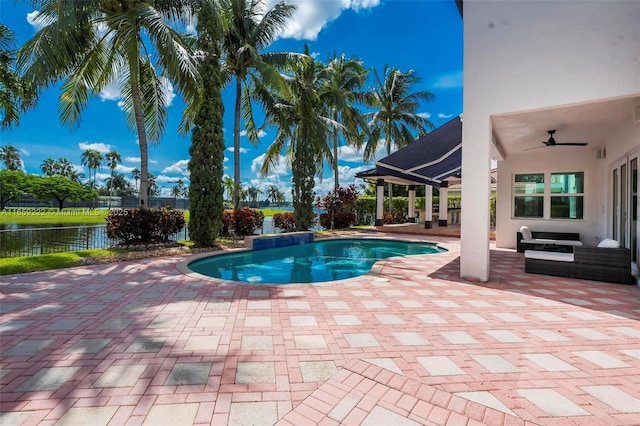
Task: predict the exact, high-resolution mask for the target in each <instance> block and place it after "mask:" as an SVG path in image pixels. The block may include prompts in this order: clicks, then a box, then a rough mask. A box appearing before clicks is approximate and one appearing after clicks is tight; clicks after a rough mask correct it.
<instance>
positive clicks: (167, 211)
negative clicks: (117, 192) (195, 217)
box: [107, 207, 185, 245]
mask: <svg viewBox="0 0 640 426" xmlns="http://www.w3.org/2000/svg"><path fill="white" fill-rule="evenodd" d="M184 225H185V220H184V213H183V212H182V211H180V210H174V209H173V208H171V207H163V208H161V209H159V210H156V209H116V210H111V211H110V212H109V215H108V216H107V236H108V237H109V238H113V239H116V240H118V242H119V244H122V245H128V244H132V243H158V242H166V241H168V239H169V235H171V234H175V233H177V232H180V231H181V230H182V228H184Z"/></svg>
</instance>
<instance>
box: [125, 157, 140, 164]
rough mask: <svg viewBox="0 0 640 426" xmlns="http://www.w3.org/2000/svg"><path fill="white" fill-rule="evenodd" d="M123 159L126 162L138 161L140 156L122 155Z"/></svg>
mask: <svg viewBox="0 0 640 426" xmlns="http://www.w3.org/2000/svg"><path fill="white" fill-rule="evenodd" d="M124 161H126V162H127V163H139V162H140V161H141V159H140V157H124Z"/></svg>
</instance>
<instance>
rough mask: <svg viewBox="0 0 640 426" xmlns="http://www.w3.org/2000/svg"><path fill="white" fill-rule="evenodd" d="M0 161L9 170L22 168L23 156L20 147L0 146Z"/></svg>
mask: <svg viewBox="0 0 640 426" xmlns="http://www.w3.org/2000/svg"><path fill="white" fill-rule="evenodd" d="M0 161H2V162H3V163H4V167H5V169H7V170H22V158H20V152H19V151H18V148H16V147H15V146H13V145H5V146H0Z"/></svg>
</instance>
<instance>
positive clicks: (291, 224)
mask: <svg viewBox="0 0 640 426" xmlns="http://www.w3.org/2000/svg"><path fill="white" fill-rule="evenodd" d="M273 226H274V227H275V228H276V229H279V230H280V231H282V232H293V231H295V230H296V216H295V214H294V213H293V212H285V213H276V214H274V215H273Z"/></svg>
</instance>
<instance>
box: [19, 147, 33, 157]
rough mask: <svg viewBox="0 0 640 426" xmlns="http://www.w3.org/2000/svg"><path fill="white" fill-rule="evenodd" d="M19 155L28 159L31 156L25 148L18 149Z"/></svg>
mask: <svg viewBox="0 0 640 426" xmlns="http://www.w3.org/2000/svg"><path fill="white" fill-rule="evenodd" d="M20 155H23V156H25V157H28V156H30V155H31V153H29V151H27V150H26V149H25V148H20Z"/></svg>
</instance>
